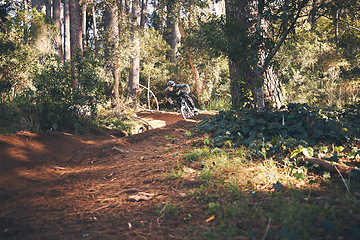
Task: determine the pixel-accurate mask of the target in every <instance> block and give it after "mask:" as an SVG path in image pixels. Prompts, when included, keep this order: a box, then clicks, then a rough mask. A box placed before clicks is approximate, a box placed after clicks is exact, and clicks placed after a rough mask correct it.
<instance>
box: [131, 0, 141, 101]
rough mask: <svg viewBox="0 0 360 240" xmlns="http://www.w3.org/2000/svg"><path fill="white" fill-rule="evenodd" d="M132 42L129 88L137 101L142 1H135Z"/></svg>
mask: <svg viewBox="0 0 360 240" xmlns="http://www.w3.org/2000/svg"><path fill="white" fill-rule="evenodd" d="M132 19H133V23H132V28H131V40H132V42H133V44H134V45H133V49H134V50H133V56H132V58H131V67H130V73H129V87H130V93H131V96H132V97H133V98H134V99H135V100H137V97H138V96H137V94H138V91H139V82H140V34H139V30H140V29H139V27H140V0H134V1H133V6H132Z"/></svg>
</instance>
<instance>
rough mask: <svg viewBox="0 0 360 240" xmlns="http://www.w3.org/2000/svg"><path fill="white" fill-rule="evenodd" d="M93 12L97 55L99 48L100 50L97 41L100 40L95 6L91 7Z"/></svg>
mask: <svg viewBox="0 0 360 240" xmlns="http://www.w3.org/2000/svg"><path fill="white" fill-rule="evenodd" d="M91 12H92V20H93V28H94V45H95V53H96V55H97V50H98V49H97V48H98V46H97V45H98V44H97V40H98V29H97V21H96V12H95V6H94V5H92V7H91Z"/></svg>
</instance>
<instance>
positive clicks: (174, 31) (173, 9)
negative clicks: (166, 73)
mask: <svg viewBox="0 0 360 240" xmlns="http://www.w3.org/2000/svg"><path fill="white" fill-rule="evenodd" d="M168 4H169V5H168V10H169V14H168V21H169V25H170V27H171V39H170V46H171V49H172V54H170V62H174V60H175V58H176V55H177V54H178V49H179V48H180V44H181V34H180V30H179V23H178V15H179V14H178V13H179V6H178V3H177V1H176V0H169V1H168Z"/></svg>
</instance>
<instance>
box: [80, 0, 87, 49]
mask: <svg viewBox="0 0 360 240" xmlns="http://www.w3.org/2000/svg"><path fill="white" fill-rule="evenodd" d="M86 8H87V5H86V2H83V4H82V8H81V10H82V45H83V48H85V47H86Z"/></svg>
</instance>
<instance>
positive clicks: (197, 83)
mask: <svg viewBox="0 0 360 240" xmlns="http://www.w3.org/2000/svg"><path fill="white" fill-rule="evenodd" d="M179 30H180V34H181V38H184V37H185V31H184V29H183V27H182V23H181V22H179ZM186 55H187V57H188V60H189V64H190V68H191V72H192V75H193V78H194V82H195V93H196V96H197V97H198V99H200V96H201V89H200V81H199V72H198V70H197V68H196V66H195V64H194V61H193V56H192V54H191V49H190V48H189V47H186Z"/></svg>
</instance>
